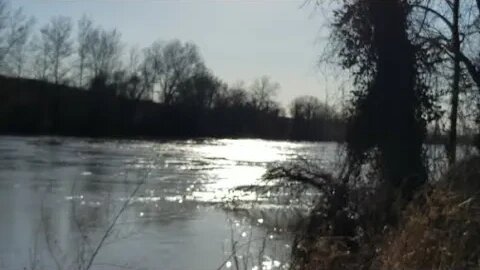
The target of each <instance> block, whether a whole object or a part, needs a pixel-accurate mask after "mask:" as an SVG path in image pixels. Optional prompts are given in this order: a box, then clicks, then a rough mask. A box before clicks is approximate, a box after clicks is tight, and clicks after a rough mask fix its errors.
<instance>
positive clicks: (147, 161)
mask: <svg viewBox="0 0 480 270" xmlns="http://www.w3.org/2000/svg"><path fill="white" fill-rule="evenodd" d="M336 148H337V146H336V144H333V143H301V142H278V141H266V140H249V139H235V140H234V139H204V140H182V141H155V142H152V141H148V142H147V141H127V140H120V141H117V140H91V139H76V138H54V137H0V211H1V219H0V269H19V270H20V269H87V268H89V269H166V270H173V269H178V270H190V269H192V270H197V269H198V270H203V269H205V270H207V269H208V270H211V269H213V270H214V269H249V270H250V269H252V270H260V269H287V268H288V266H289V260H290V251H291V245H292V240H293V237H294V230H293V229H292V228H293V227H295V226H296V224H297V223H298V221H299V215H296V214H294V213H297V212H294V211H284V210H285V208H288V207H285V205H284V204H283V203H280V202H279V200H273V199H272V200H269V199H268V198H269V197H271V198H277V196H276V194H270V193H269V194H268V195H262V196H264V197H266V198H267V199H266V200H263V201H261V203H259V201H260V200H259V194H256V193H255V192H237V191H233V190H234V189H235V188H237V187H241V186H251V185H263V184H264V183H263V182H262V181H261V180H260V178H261V176H262V174H263V173H264V172H265V171H266V168H267V167H268V166H269V165H271V164H274V163H277V162H285V161H289V160H293V159H295V158H297V157H298V156H303V157H306V158H308V159H309V160H314V161H316V162H317V163H324V164H325V165H327V166H328V164H329V163H331V162H332V161H333V159H334V156H335V151H336ZM232 200H234V201H235V202H236V204H235V205H236V207H232V206H231V205H232V204H231V203H230V204H228V205H229V206H230V207H226V202H230V201H232ZM242 205H243V206H242ZM246 206H248V207H246Z"/></svg>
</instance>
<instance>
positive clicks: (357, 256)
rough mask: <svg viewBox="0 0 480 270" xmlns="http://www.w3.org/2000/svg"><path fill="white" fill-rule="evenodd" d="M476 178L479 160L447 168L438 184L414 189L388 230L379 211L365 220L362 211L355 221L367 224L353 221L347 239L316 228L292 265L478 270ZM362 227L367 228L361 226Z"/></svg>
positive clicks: (479, 236) (329, 268)
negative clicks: (414, 191) (353, 227)
mask: <svg viewBox="0 0 480 270" xmlns="http://www.w3.org/2000/svg"><path fill="white" fill-rule="evenodd" d="M478 179H480V157H479V156H474V157H470V158H468V159H466V160H463V161H461V162H459V163H458V164H457V165H456V166H454V167H453V168H452V169H450V170H449V171H448V173H446V174H445V175H444V176H443V177H442V178H441V179H440V180H439V181H438V182H435V183H432V184H428V185H426V186H424V187H423V188H422V189H421V190H419V191H418V192H417V193H416V195H415V198H414V199H413V200H412V201H411V202H410V203H408V204H407V206H406V207H402V209H403V210H400V211H399V219H398V222H397V223H396V224H393V225H387V224H386V223H384V222H383V219H378V217H379V216H381V215H383V214H381V213H379V212H377V213H373V212H372V213H370V215H367V214H366V213H365V212H362V213H360V215H361V216H363V217H360V219H362V218H363V219H365V217H367V216H368V217H369V218H370V219H369V220H363V221H358V220H356V223H357V225H356V228H355V232H352V234H351V235H350V234H338V233H337V234H335V233H333V231H332V230H328V229H327V230H322V229H318V228H317V230H316V232H317V233H320V234H314V235H312V236H311V238H308V237H307V238H304V239H303V240H302V241H303V242H302V243H305V249H304V250H303V251H301V250H300V251H297V252H296V253H297V254H298V255H299V259H297V264H298V265H299V266H300V267H301V269H305V270H310V269H325V270H333V269H382V270H383V269H385V270H387V269H478V267H479V266H480V265H479V259H480V248H479V247H478V242H479V241H480V201H479V197H478V195H479V191H480V182H479V181H478ZM377 197H378V196H377ZM359 208H361V207H359ZM372 209H377V210H379V209H381V207H375V206H374V205H370V207H369V210H372ZM336 218H338V214H337V216H336ZM365 222H367V223H365ZM331 224H335V225H337V226H338V224H339V223H338V221H335V222H333V221H332V222H331ZM367 224H368V225H369V226H371V227H370V228H368V227H365V225H367ZM374 227H377V228H380V229H375V228H374ZM344 229H345V227H344V228H343V231H342V232H345V230H344ZM339 231H341V230H339ZM327 232H328V234H327ZM321 233H323V234H321Z"/></svg>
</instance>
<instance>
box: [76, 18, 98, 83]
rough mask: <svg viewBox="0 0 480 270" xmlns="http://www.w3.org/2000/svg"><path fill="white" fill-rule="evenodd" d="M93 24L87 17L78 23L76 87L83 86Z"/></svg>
mask: <svg viewBox="0 0 480 270" xmlns="http://www.w3.org/2000/svg"><path fill="white" fill-rule="evenodd" d="M93 31H94V28H93V22H92V20H91V19H90V18H88V17H87V16H85V15H84V16H83V17H82V18H81V19H80V21H78V33H77V56H78V75H77V76H78V86H79V87H84V86H85V71H86V68H87V56H88V49H89V45H90V43H91V42H92V34H93Z"/></svg>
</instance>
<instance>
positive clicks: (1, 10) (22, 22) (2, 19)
mask: <svg viewBox="0 0 480 270" xmlns="http://www.w3.org/2000/svg"><path fill="white" fill-rule="evenodd" d="M32 25H33V19H32V18H28V17H27V16H25V15H24V14H23V11H22V9H20V8H19V9H17V10H12V9H11V8H10V6H9V4H8V3H7V1H5V0H0V68H1V69H9V70H10V71H13V72H17V73H18V70H21V69H23V64H24V62H25V50H26V44H27V43H28V39H29V35H30V33H31V28H32ZM20 73H21V72H20Z"/></svg>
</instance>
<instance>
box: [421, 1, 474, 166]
mask: <svg viewBox="0 0 480 270" xmlns="http://www.w3.org/2000/svg"><path fill="white" fill-rule="evenodd" d="M479 3H480V2H479V1H477V2H474V1H461V0H443V1H420V0H413V1H411V5H412V7H413V9H414V11H415V12H414V13H413V14H414V16H413V22H414V23H413V26H414V27H413V28H414V29H413V31H412V32H413V33H414V34H415V36H414V40H415V42H416V43H417V44H418V45H419V46H421V47H422V49H424V50H425V51H427V55H429V57H428V58H429V60H430V61H431V62H436V63H440V64H441V67H440V68H439V69H440V70H441V72H445V71H447V72H450V73H451V75H450V78H449V79H446V82H447V83H448V84H449V85H451V88H450V91H449V94H450V115H449V123H450V130H449V138H448V143H447V156H448V160H449V163H450V164H453V163H454V162H455V160H456V156H457V154H456V149H457V122H458V115H459V109H460V107H461V106H462V104H461V103H460V101H461V99H460V96H461V94H462V92H463V93H465V92H466V91H465V90H466V89H465V88H466V87H465V86H466V85H467V84H468V83H466V81H465V80H466V79H467V77H466V76H463V75H462V73H463V71H464V70H466V71H468V72H469V73H470V75H471V79H472V80H473V81H474V82H476V84H477V87H480V76H478V74H480V73H478V71H477V70H478V69H477V68H476V67H475V66H474V64H473V62H474V61H472V59H474V57H476V55H478V53H479V52H480V51H479V50H478V46H477V44H478V41H479V38H480V28H479V27H478V26H479V25H480V21H479V19H480V5H479ZM432 56H433V57H432ZM450 70H451V71H450ZM437 73H438V69H437ZM437 76H438V75H437ZM441 76H443V74H442V75H441ZM462 88H463V90H462Z"/></svg>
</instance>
